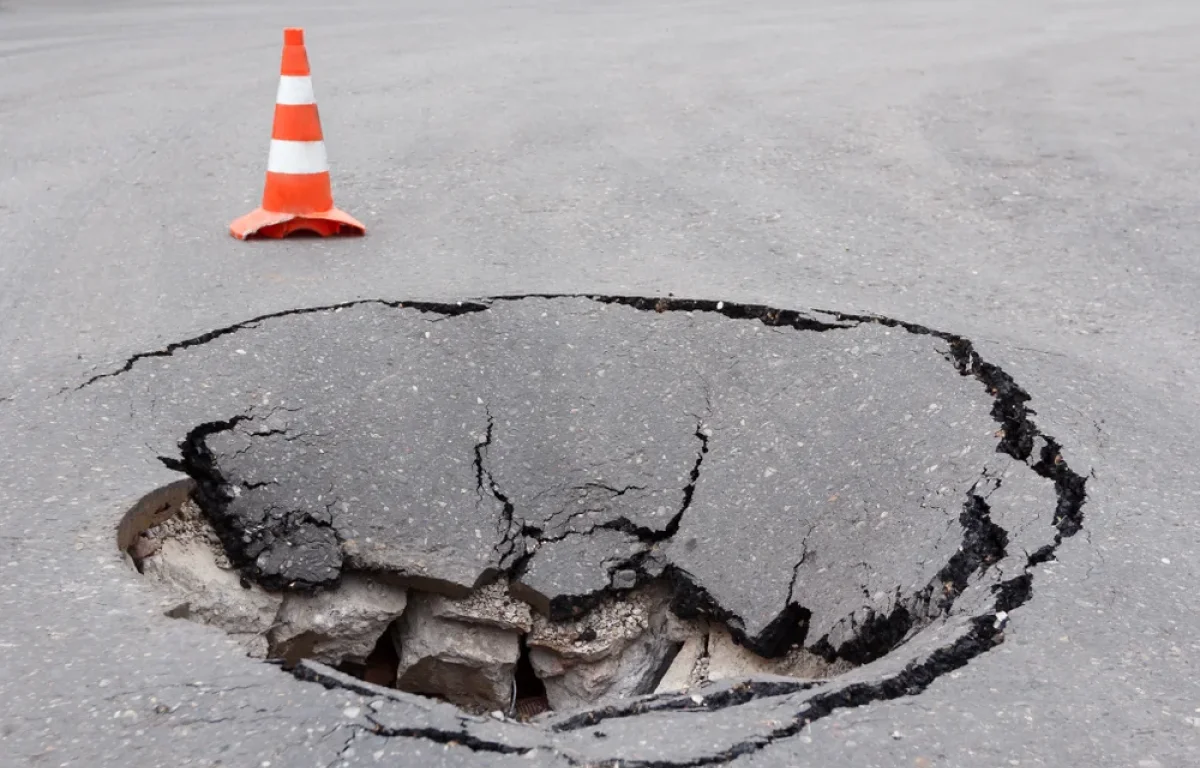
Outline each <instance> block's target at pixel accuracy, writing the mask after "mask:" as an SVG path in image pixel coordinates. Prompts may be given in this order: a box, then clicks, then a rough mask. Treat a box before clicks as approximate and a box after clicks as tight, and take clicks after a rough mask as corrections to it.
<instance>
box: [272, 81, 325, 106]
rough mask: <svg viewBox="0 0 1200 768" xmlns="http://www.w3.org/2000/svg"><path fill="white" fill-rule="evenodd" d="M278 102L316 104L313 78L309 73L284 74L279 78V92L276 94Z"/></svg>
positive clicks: (276, 101)
mask: <svg viewBox="0 0 1200 768" xmlns="http://www.w3.org/2000/svg"><path fill="white" fill-rule="evenodd" d="M275 103H276V104H288V105H296V104H316V103H317V99H316V97H315V96H313V85H312V78H311V77H309V76H308V75H305V76H304V77H297V76H295V75H282V76H280V78H279V92H278V93H277V94H276V96H275Z"/></svg>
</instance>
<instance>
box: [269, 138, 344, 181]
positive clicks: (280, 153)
mask: <svg viewBox="0 0 1200 768" xmlns="http://www.w3.org/2000/svg"><path fill="white" fill-rule="evenodd" d="M267 170H268V171H270V172H271V173H295V174H301V173H324V172H326V171H328V170H329V159H328V158H327V157H326V156H325V142H323V141H284V140H282V139H271V153H270V154H269V155H268V156H267Z"/></svg>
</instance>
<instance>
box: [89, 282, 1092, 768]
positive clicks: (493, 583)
mask: <svg viewBox="0 0 1200 768" xmlns="http://www.w3.org/2000/svg"><path fill="white" fill-rule="evenodd" d="M259 322H261V321H255V322H254V325H247V326H243V328H256V327H257V325H258V323H259ZM241 330H242V328H238V327H235V328H231V329H229V330H228V332H227V333H221V334H218V336H213V337H211V338H208V339H205V340H202V341H200V342H198V344H204V345H207V344H209V343H210V342H211V341H213V340H214V339H215V338H218V337H219V336H223V335H232V334H237V333H239V331H241ZM261 342H262V343H260V344H258V345H256V346H255V347H254V348H253V349H251V350H248V351H247V352H248V353H249V354H252V355H253V358H254V363H255V364H256V365H257V366H259V367H260V369H261V371H262V387H261V391H260V392H258V393H255V395H256V397H255V399H254V401H253V402H250V403H247V404H246V406H245V407H243V408H240V409H237V410H234V411H231V412H227V413H225V414H223V415H222V417H221V418H219V419H216V420H213V421H207V422H205V423H202V424H199V425H197V426H196V427H195V428H194V429H192V430H191V432H190V433H189V434H188V435H187V436H186V437H185V438H184V439H183V441H182V443H181V455H180V456H179V457H173V458H167V459H165V460H166V461H167V462H169V464H170V466H172V467H174V468H177V469H179V470H181V471H183V472H185V473H186V474H187V475H188V476H189V477H191V478H192V480H193V482H194V486H193V488H192V493H193V495H194V497H195V499H196V501H197V502H198V504H199V508H200V509H202V510H203V512H202V513H200V512H199V511H198V510H197V509H195V508H193V507H191V506H190V505H181V506H180V507H179V510H181V511H182V510H184V509H185V507H186V509H187V511H186V512H184V513H183V514H176V515H175V519H174V523H173V524H172V522H168V523H164V524H162V525H160V526H159V527H158V528H152V527H150V526H144V528H145V529H146V530H144V531H142V532H141V535H140V536H139V538H138V540H136V541H130V542H126V543H128V544H132V545H133V550H132V551H133V553H134V555H135V559H137V560H138V562H139V563H140V564H141V567H142V569H143V571H144V572H146V573H148V574H150V575H152V576H155V577H156V578H157V579H158V581H159V583H160V584H162V585H165V586H166V587H167V588H168V590H173V595H174V597H173V598H169V599H171V600H174V602H173V604H172V605H171V606H170V608H168V610H169V611H171V615H175V616H181V617H188V618H193V619H197V620H200V621H204V622H207V623H212V624H215V625H217V626H221V627H222V628H224V629H226V630H227V631H229V632H230V633H231V634H234V635H236V636H238V637H239V638H240V639H241V640H243V641H244V643H245V644H246V647H247V649H248V650H250V651H251V652H252V653H256V654H258V655H262V656H273V657H276V658H282V659H284V660H285V661H286V662H287V666H289V667H291V668H296V669H303V670H307V672H305V674H311V670H312V669H313V667H312V666H311V663H308V662H305V661H304V660H309V662H311V661H317V662H325V663H328V664H331V665H335V666H337V665H340V666H341V667H342V668H343V669H352V670H353V671H354V672H355V674H356V675H357V676H358V677H360V678H362V679H364V680H367V681H369V682H375V681H378V682H379V683H381V684H382V685H384V686H385V687H391V686H395V687H398V688H400V689H402V690H408V691H412V692H416V693H425V694H431V695H435V696H439V697H441V698H444V699H446V700H447V701H450V702H453V703H455V704H458V705H460V706H462V707H463V708H464V709H466V710H468V711H482V710H490V709H497V710H501V711H507V712H509V713H510V714H514V713H515V712H516V710H517V707H516V706H515V705H516V701H517V699H519V698H521V697H520V696H519V695H518V691H517V688H518V687H521V686H518V685H517V684H516V682H515V681H516V680H517V678H518V677H524V678H527V679H530V680H531V682H530V683H528V684H527V685H526V686H524V688H525V691H524V692H525V693H530V692H531V691H532V690H533V689H534V688H538V690H537V691H536V693H537V696H541V697H544V698H545V703H546V705H547V706H550V707H552V708H554V709H556V710H567V709H580V708H582V709H584V710H586V709H588V708H592V709H593V712H595V713H599V714H594V715H591V716H588V715H586V714H584V715H580V714H578V713H577V714H575V715H571V716H569V717H574V718H576V719H575V720H566V721H564V720H561V719H559V720H553V718H555V717H560V716H558V715H557V714H553V715H543V716H542V717H541V718H539V719H538V722H544V723H546V727H548V728H550V731H551V732H555V729H556V728H558V729H559V730H562V729H563V723H564V722H565V723H568V724H569V723H571V722H574V723H583V722H592V721H594V720H596V719H597V718H599V719H608V718H611V717H613V716H615V715H614V714H613V713H615V712H622V713H623V714H621V715H620V717H626V716H631V713H632V714H636V712H637V711H640V710H639V709H638V707H649V708H652V709H655V708H665V709H667V710H670V711H676V710H675V709H672V707H675V706H676V705H672V704H669V703H667V702H671V701H681V702H684V704H682V705H680V706H684V707H688V708H689V709H703V710H704V711H710V710H711V708H713V707H718V708H724V707H725V706H733V705H736V706H743V705H749V704H750V703H751V702H753V701H756V700H758V699H761V698H763V697H766V698H775V697H778V696H779V695H781V694H780V691H784V692H786V694H787V697H788V699H789V703H787V704H784V705H782V706H784V707H785V708H786V709H789V710H790V711H792V712H793V713H794V716H795V719H793V720H792V721H791V723H790V724H785V726H781V728H783V730H784V731H787V730H788V729H789V728H791V727H793V726H795V724H796V723H802V722H804V721H807V720H811V719H812V715H813V714H814V713H816V712H818V711H819V710H820V708H821V707H824V706H832V703H831V702H837V701H839V700H840V699H839V696H842V697H844V698H845V701H846V702H851V703H853V702H855V701H859V699H860V698H861V700H862V701H865V700H869V699H870V698H871V697H872V696H876V697H877V696H885V695H886V696H890V695H900V694H901V693H903V692H915V691H919V690H920V689H921V688H923V687H924V685H927V684H928V681H929V680H930V679H932V676H936V674H940V673H941V672H943V671H946V670H947V669H951V668H955V667H956V666H961V664H963V663H965V662H966V661H967V660H968V659H969V658H970V656H972V655H974V654H976V653H979V652H982V651H984V650H986V649H987V648H988V647H991V646H992V645H994V644H995V643H996V642H999V641H1000V640H1001V639H1002V637H1003V626H1004V623H1005V621H1006V617H1007V612H1008V611H1011V610H1012V609H1013V608H1016V607H1018V606H1019V605H1020V604H1021V603H1023V602H1024V601H1025V600H1027V599H1029V597H1030V595H1031V579H1032V570H1031V569H1033V568H1034V567H1035V566H1036V565H1037V564H1038V563H1040V562H1044V561H1045V560H1047V559H1049V558H1052V557H1053V551H1054V548H1055V547H1057V545H1058V543H1059V542H1060V541H1061V539H1062V537H1063V536H1069V535H1072V534H1074V533H1075V532H1076V531H1077V530H1078V529H1079V526H1080V524H1081V521H1082V510H1081V507H1082V503H1083V499H1084V496H1083V480H1082V478H1080V477H1079V476H1078V475H1076V474H1075V473H1073V472H1072V471H1071V470H1070V469H1069V467H1067V466H1066V464H1065V463H1064V462H1063V461H1062V458H1061V455H1060V453H1059V449H1058V446H1057V443H1056V442H1055V441H1054V440H1053V439H1051V438H1048V437H1045V436H1042V435H1040V434H1039V432H1038V430H1037V428H1036V427H1035V426H1034V425H1033V423H1032V422H1031V421H1030V418H1029V412H1028V410H1027V409H1026V408H1025V405H1024V404H1025V401H1026V400H1027V399H1028V395H1026V394H1025V393H1024V392H1023V391H1022V390H1021V389H1020V388H1019V387H1018V386H1017V385H1016V384H1015V383H1014V382H1013V381H1012V380H1011V378H1009V377H1008V376H1007V374H1004V373H1003V372H1002V371H1000V370H998V369H996V368H994V367H993V366H990V365H989V364H987V363H985V362H984V361H982V360H980V359H979V358H978V356H977V355H975V353H974V352H973V350H972V349H971V347H970V344H969V342H966V341H965V340H963V339H960V338H957V337H953V336H950V335H948V334H940V333H935V332H930V331H928V330H927V329H923V328H918V327H915V326H906V325H903V324H900V323H897V322H894V321H890V320H886V319H880V318H863V317H851V316H845V315H837V314H829V313H813V314H801V313H795V312H788V311H781V310H774V309H770V308H764V307H745V306H738V305H725V304H722V303H700V302H681V301H673V300H636V299H604V298H587V297H558V298H553V297H527V298H519V299H512V300H501V301H496V302H493V303H478V304H465V305H451V306H444V307H434V306H416V307H413V308H409V307H404V306H402V305H390V304H386V303H377V302H362V303H356V304H354V305H351V306H345V307H340V308H336V309H328V310H324V311H315V312H298V313H290V314H289V315H288V316H283V317H280V318H278V319H276V320H274V322H273V323H272V327H271V329H270V333H269V334H262V339H261ZM187 346H194V345H179V346H177V347H175V348H174V349H169V350H167V351H166V353H165V354H166V355H168V356H169V355H170V354H173V353H174V352H175V351H176V350H177V349H182V348H185V347H187ZM296 360H298V361H301V362H300V363H299V364H296V363H295V362H294V361H296ZM136 363H137V360H131V361H130V362H129V364H128V366H127V367H126V368H125V369H123V370H126V371H127V370H129V369H131V368H132V367H133V366H134V365H135V364H136ZM284 371H286V373H287V375H286V376H281V373H282V372H284ZM97 378H100V377H97ZM206 548H207V550H208V552H209V554H206V555H203V556H200V555H197V554H196V553H197V552H199V551H201V550H204V549H206ZM181 553H182V555H185V556H181ZM197 560H203V563H202V566H196V561H197ZM181 564H182V565H181ZM204 574H207V575H206V576H205V575H204ZM235 588H236V589H235ZM205 590H209V591H212V590H216V591H217V592H220V591H221V590H223V595H222V596H221V597H220V598H215V599H214V598H211V595H210V599H207V600H206V599H203V598H200V597H196V595H197V594H200V595H203V594H204V593H205ZM235 596H236V598H237V599H235ZM235 604H237V605H239V606H240V607H239V608H237V609H236V610H233V611H227V612H225V613H224V614H222V612H221V609H220V606H222V605H235ZM348 606H358V609H356V610H351V609H350V608H348ZM634 610H637V611H640V613H634ZM614 615H616V616H617V620H615V621H614V620H612V618H613V616H614ZM597 627H600V628H602V629H603V630H604V631H603V632H601V631H599V630H598V629H597ZM385 639H390V642H383V641H384V640H385ZM931 643H932V644H931ZM389 647H390V649H391V651H390V652H389V651H388V648H389ZM380 649H382V650H380ZM406 649H407V652H406ZM388 653H391V654H394V659H393V660H392V661H384V662H382V663H375V664H374V666H373V665H372V662H373V661H374V662H380V659H381V655H383V656H386V655H387V654H388ZM406 655H407V658H406ZM372 657H374V659H373V658H372ZM889 664H891V665H892V668H893V673H892V678H890V679H892V680H893V686H891V687H890V686H887V685H884V686H883V687H880V688H874V689H864V688H862V683H861V680H862V679H866V678H861V677H860V678H856V677H855V676H856V675H860V676H861V675H864V674H865V673H866V672H867V671H868V670H871V669H872V668H875V669H874V670H873V671H875V672H877V671H878V670H879V669H888V668H889ZM522 665H524V667H525V669H524V670H523V672H524V674H521V672H522V671H521V670H518V667H520V666H522ZM896 665H899V666H896ZM922 665H925V666H922ZM530 673H532V675H531V674H530ZM839 674H840V675H841V676H840V677H835V676H837V675H839ZM722 678H730V679H735V680H739V681H744V680H750V681H754V680H758V681H759V683H752V684H751V685H750V687H749V688H744V687H743V688H727V687H726V688H719V689H714V688H713V685H714V684H715V683H716V681H718V680H721V679H722ZM900 678H903V679H904V682H903V684H902V685H899V687H898V688H897V687H894V686H895V685H896V683H895V681H896V680H898V679H900ZM323 679H324V680H325V681H329V680H332V679H334V678H333V677H329V676H325V677H324V678H323ZM784 679H788V680H792V681H793V682H791V683H789V684H787V685H785V686H784V687H783V688H780V687H778V686H779V685H782V683H780V680H784ZM856 681H858V682H856ZM838 683H843V684H844V685H845V686H849V687H842V688H838V687H837V685H838ZM856 685H857V686H858V687H856ZM539 686H540V688H539ZM756 686H757V687H756ZM715 690H720V691H725V693H724V694H721V695H718V696H715V698H714V695H713V691H715ZM694 691H704V693H701V694H695V693H693V692H694ZM729 691H741V693H738V694H734V693H729ZM746 691H750V694H749V695H746V694H745V692H746ZM839 691H840V692H841V693H840V694H839V693H838V692H839ZM847 691H849V692H852V693H847ZM755 692H757V693H755ZM651 693H656V694H657V695H656V696H650V697H649V698H648V699H647V698H642V699H637V698H632V697H638V696H642V695H644V694H651ZM679 694H682V695H683V698H680V696H679ZM760 694H761V695H760ZM797 696H799V697H802V698H803V699H804V701H805V702H807V705H806V706H801V704H800V702H799V701H792V700H791V699H792V698H794V697H797ZM856 697H858V698H856ZM697 698H698V699H699V701H696V699H697ZM630 701H633V702H651V703H648V704H646V703H635V704H630V703H629V702H630ZM687 702H691V704H690V705H688V704H687ZM717 702H722V703H720V704H719V705H718V703H717ZM728 702H733V704H728ZM775 703H776V704H778V702H775ZM842 705H846V704H844V703H843V704H842ZM630 706H632V707H634V709H622V708H623V707H625V708H628V707H630ZM542 708H544V707H541V708H539V707H536V706H535V707H534V710H540V709H542ZM805 712H806V713H807V714H805V715H804V716H803V717H801V713H805ZM604 713H608V714H604ZM562 717H568V716H567V715H563V716H562ZM547 718H551V719H550V720H547ZM579 718H583V719H579ZM785 720H787V719H786V718H785ZM381 727H382V726H381ZM568 730H570V729H568ZM400 731H403V728H401V729H400ZM398 732H399V731H398ZM782 735H787V734H786V733H783V734H782ZM746 738H750V737H749V736H747V737H746ZM772 738H774V736H772ZM751 740H752V741H754V739H751ZM736 743H739V744H740V743H743V742H742V741H737V742H736ZM755 743H757V742H755ZM729 748H730V749H733V748H734V747H733V746H731V747H729ZM599 757H603V758H604V759H615V758H617V757H619V758H620V759H625V760H630V759H633V760H637V759H641V758H639V757H638V756H637V755H630V754H628V753H625V752H622V753H621V754H620V755H619V756H618V755H616V753H613V754H608V753H605V754H604V755H601V756H599ZM589 759H590V758H589Z"/></svg>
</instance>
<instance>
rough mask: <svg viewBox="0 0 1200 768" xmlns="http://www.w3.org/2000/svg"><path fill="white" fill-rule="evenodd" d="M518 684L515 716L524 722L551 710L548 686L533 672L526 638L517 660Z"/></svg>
mask: <svg viewBox="0 0 1200 768" xmlns="http://www.w3.org/2000/svg"><path fill="white" fill-rule="evenodd" d="M513 679H514V682H515V683H516V695H515V696H514V697H513V698H514V704H513V709H514V710H515V711H514V714H515V715H516V716H517V717H519V718H520V719H522V720H525V719H528V718H530V717H533V716H534V715H540V714H541V713H543V712H548V711H549V710H550V702H549V700H548V699H547V698H546V685H545V683H543V682H542V681H541V679H540V678H539V677H538V676H537V673H536V672H534V671H533V662H531V661H530V660H529V646H528V645H526V643H525V637H524V636H523V635H522V637H521V656H520V658H518V659H517V669H516V672H514V673H513Z"/></svg>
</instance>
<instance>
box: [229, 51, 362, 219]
mask: <svg viewBox="0 0 1200 768" xmlns="http://www.w3.org/2000/svg"><path fill="white" fill-rule="evenodd" d="M299 230H305V231H308V232H315V233H316V234H318V235H321V236H322V237H327V236H329V235H338V234H359V235H361V234H363V233H365V232H366V227H364V226H363V225H362V224H361V223H359V222H358V220H356V219H355V218H354V217H353V216H351V215H349V214H348V213H344V212H342V211H339V210H338V209H337V208H334V207H333V192H332V190H331V188H330V185H329V161H328V160H327V159H326V156H325V137H324V135H323V134H322V133H321V118H320V116H319V115H318V114H317V101H316V98H315V97H314V96H313V87H312V74H311V72H310V71H309V68H308V53H307V52H306V51H305V49H304V30H303V29H285V30H284V31H283V62H282V64H281V65H280V68H279V92H278V95H277V96H276V98H275V125H274V128H273V130H272V131H271V152H270V154H269V155H268V157H267V183H266V186H265V188H264V189H263V198H262V207H261V208H258V209H257V210H255V211H252V212H251V213H248V214H246V215H245V216H243V217H241V218H240V219H238V220H236V221H234V222H233V223H232V224H230V225H229V231H230V232H231V233H232V234H233V236H234V237H236V238H238V239H239V240H245V239H246V238H248V237H250V236H252V235H254V236H258V237H286V236H287V235H289V234H291V233H292V232H296V231H299Z"/></svg>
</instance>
